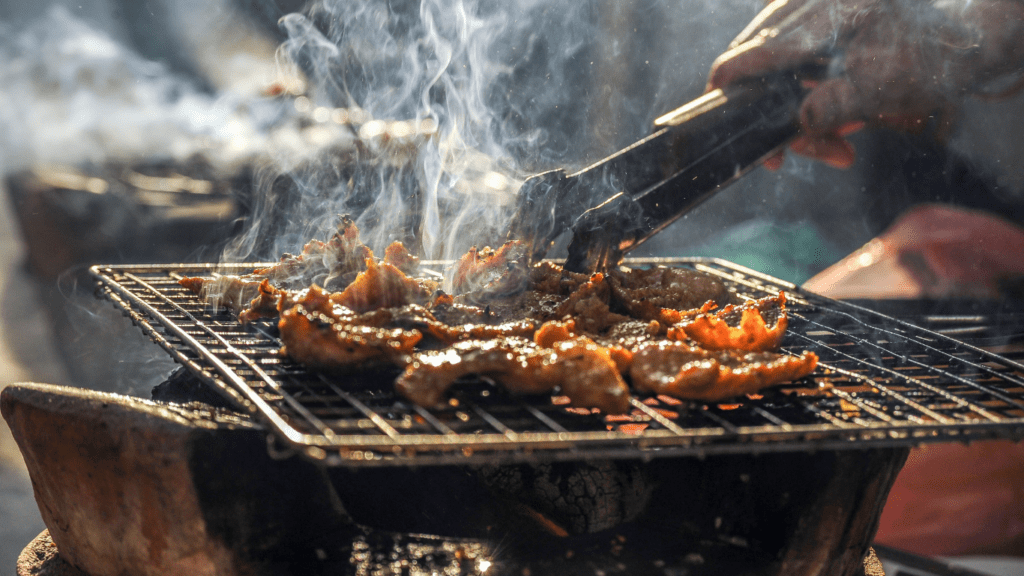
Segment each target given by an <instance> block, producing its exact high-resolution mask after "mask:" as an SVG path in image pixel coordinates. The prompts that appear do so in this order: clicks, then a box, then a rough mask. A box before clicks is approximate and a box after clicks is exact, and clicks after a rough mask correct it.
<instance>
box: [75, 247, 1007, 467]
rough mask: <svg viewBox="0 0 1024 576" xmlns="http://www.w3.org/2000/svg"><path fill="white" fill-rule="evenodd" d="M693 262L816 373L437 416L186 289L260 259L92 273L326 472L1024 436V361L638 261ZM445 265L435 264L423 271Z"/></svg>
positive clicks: (457, 394)
mask: <svg viewBox="0 0 1024 576" xmlns="http://www.w3.org/2000/svg"><path fill="white" fill-rule="evenodd" d="M627 264H628V265H630V266H648V265H667V266H680V267H690V268H693V269H697V270H700V271H703V272H707V273H710V274H713V275H716V276H718V277H720V278H722V279H723V280H724V281H725V282H726V283H727V284H729V285H730V286H732V287H733V288H735V289H736V291H737V292H738V293H739V294H740V295H742V296H745V297H749V298H759V297H763V296H765V295H769V294H777V293H778V291H779V290H784V291H785V292H786V294H787V298H788V310H789V312H790V325H789V332H788V334H787V336H786V338H785V340H784V342H783V345H782V351H783V352H785V353H794V354H798V353H800V352H802V351H804V350H810V351H813V352H815V353H816V354H817V355H818V356H819V358H820V364H819V368H818V369H817V370H816V372H815V373H814V374H813V375H812V376H810V377H807V378H805V379H803V380H800V381H798V382H794V383H792V384H790V385H787V386H785V387H781V388H776V389H772V390H768V391H765V393H764V394H758V395H750V396H747V397H745V398H742V399H738V400H736V401H734V402H733V403H730V404H704V403H693V402H681V401H678V400H675V399H672V398H668V397H664V396H656V397H655V396H651V397H644V396H639V397H635V398H634V399H633V401H632V404H633V411H632V413H631V414H629V415H626V416H605V415H602V414H598V413H594V412H593V411H591V410H586V409H578V408H572V407H568V406H566V405H565V404H564V403H563V402H562V400H561V399H559V398H558V397H555V398H535V397H518V396H512V395H509V394H507V393H506V392H504V391H503V390H502V389H500V388H499V387H496V386H494V385H493V383H491V382H489V381H487V380H486V379H484V378H474V379H466V380H464V381H461V384H460V385H458V386H456V387H455V388H454V393H453V395H452V397H451V399H450V401H449V403H448V404H447V405H446V406H444V407H443V408H439V409H430V410H427V409H424V408H421V407H418V406H414V405H411V404H410V403H408V402H407V401H405V400H404V399H403V398H401V397H399V396H398V395H396V394H395V393H394V392H393V390H392V381H393V378H394V376H395V374H394V373H372V374H361V375H358V376H351V377H348V378H339V377H332V376H327V375H323V374H320V373H316V372H312V371H309V370H306V369H305V368H304V367H303V366H302V365H299V364H297V363H295V362H292V361H290V360H289V359H288V358H286V357H283V356H281V355H279V354H278V349H279V348H280V347H281V342H280V340H279V339H278V338H277V335H276V326H275V325H274V323H273V322H256V323H253V324H251V325H249V326H243V325H241V324H240V323H238V322H237V320H236V319H235V318H234V317H233V316H232V315H230V314H228V313H224V312H218V311H215V310H212V309H211V307H210V306H209V305H208V304H206V303H205V302H204V301H202V300H201V299H199V298H198V297H196V296H194V295H193V294H192V293H191V292H189V291H187V290H185V289H184V288H182V287H180V286H179V285H178V283H177V282H178V280H179V279H180V278H182V277H183V276H214V275H216V274H219V273H225V274H230V273H244V272H248V271H250V270H251V269H252V268H254V267H256V266H259V265H261V264H257V263H249V264H233V265H223V264H222V265H213V264H210V265H140V266H95V267H93V268H92V269H91V271H92V274H93V275H94V276H95V278H96V279H97V283H98V290H99V293H100V294H101V295H102V296H103V297H105V298H108V299H109V300H111V301H112V302H113V303H114V304H115V305H116V306H118V307H120V308H121V309H122V310H123V311H124V312H125V313H126V314H127V315H129V316H130V317H131V319H132V320H133V322H134V323H136V324H137V325H138V326H140V327H141V328H142V330H143V331H144V332H145V333H146V334H147V335H148V336H149V337H150V338H151V339H152V340H154V341H155V342H156V343H157V344H159V345H160V346H162V347H163V348H165V349H166V350H167V351H168V352H169V353H170V354H171V355H172V356H173V357H174V358H175V359H176V360H177V361H178V362H180V363H181V364H183V365H184V366H186V367H187V368H188V369H189V370H190V371H191V372H192V373H193V374H195V376H197V377H198V378H200V379H201V380H203V381H204V382H206V383H208V384H210V385H212V386H214V387H215V388H216V389H217V390H218V391H220V392H221V393H222V394H223V395H225V396H226V397H228V398H229V399H230V400H232V401H234V402H235V403H236V404H237V405H238V406H239V407H240V408H244V409H246V410H248V411H249V412H251V413H253V414H254V415H255V416H257V417H258V418H259V419H260V420H261V421H263V422H264V423H265V424H266V425H267V426H268V427H269V429H270V430H272V431H273V432H274V434H273V435H272V438H273V441H272V442H271V446H272V449H273V450H275V451H276V452H278V453H282V454H287V455H290V454H292V453H294V452H296V451H298V452H301V453H302V454H304V455H305V456H306V457H308V458H312V459H315V460H318V461H322V462H324V463H325V464H327V465H342V464H344V465H346V466H388V465H412V464H415V465H442V464H481V463H488V464H497V463H513V462H538V461H571V460H581V459H585V458H587V459H589V458H641V459H651V458H655V457H663V456H682V455H697V456H702V455H709V454H725V453H764V452H774V451H794V450H823V449H837V448H839V449H842V448H864V447H900V446H913V445H917V444H921V443H926V442H942V441H960V442H969V441H973V440H982V439H991V438H1008V439H1014V440H1019V439H1021V438H1024V365H1022V364H1020V363H1019V362H1017V361H1015V360H1010V359H1008V358H1005V357H1003V356H1000V355H997V354H994V353H991V352H987V351H985V350H982V349H980V348H978V347H976V346H972V345H969V344H965V343H963V342H960V341H957V340H954V339H952V338H950V337H948V336H944V335H942V334H940V333H938V332H934V331H931V330H926V329H923V328H919V327H916V326H914V325H911V324H909V323H906V322H903V321H901V320H898V319H895V318H893V317H890V316H886V315H883V314H880V313H878V312H873V311H871V310H868V309H867V308H863V307H860V306H857V305H853V304H849V303H844V302H838V301H833V300H829V299H826V298H823V297H820V296H817V295H815V294H811V293H808V292H805V291H802V290H800V289H799V288H798V287H797V286H795V285H793V284H790V283H788V282H785V281H781V280H778V279H775V278H772V277H770V276H767V275H764V274H760V273H758V272H755V271H752V270H749V269H746V268H744V267H741V266H738V265H736V264H733V263H730V262H726V261H723V260H719V259H704V258H700V259H677V258H673V259H635V260H630V261H627ZM440 265H441V263H429V262H428V263H425V264H424V268H425V269H427V270H430V269H435V270H436V269H437V268H439V267H440Z"/></svg>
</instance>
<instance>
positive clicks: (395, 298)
mask: <svg viewBox="0 0 1024 576" xmlns="http://www.w3.org/2000/svg"><path fill="white" fill-rule="evenodd" d="M435 289H436V286H430V285H428V284H427V283H426V282H425V281H423V282H422V283H421V282H420V281H416V280H413V279H412V278H409V277H408V276H406V275H405V274H402V271H401V270H399V269H398V268H395V267H394V266H392V265H391V264H377V263H376V262H375V261H374V260H373V259H372V258H368V259H367V260H366V270H364V271H362V272H360V273H359V275H358V276H356V279H355V280H353V281H352V283H351V284H349V285H348V286H347V287H346V288H345V290H344V291H342V292H341V294H339V295H338V296H337V298H332V299H331V301H332V302H334V303H335V304H341V305H342V306H347V307H349V308H351V309H352V310H355V311H356V312H366V311H368V310H375V309H377V308H390V307H393V306H402V305H405V304H413V303H416V304H422V303H425V302H428V301H429V300H430V295H431V293H433V292H434V290H435Z"/></svg>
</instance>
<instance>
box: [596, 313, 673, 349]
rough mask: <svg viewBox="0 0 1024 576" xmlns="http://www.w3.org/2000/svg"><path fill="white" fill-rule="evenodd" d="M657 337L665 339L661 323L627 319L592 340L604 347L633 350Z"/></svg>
mask: <svg viewBox="0 0 1024 576" xmlns="http://www.w3.org/2000/svg"><path fill="white" fill-rule="evenodd" d="M659 337H660V338H664V337H665V327H664V325H663V324H662V323H661V322H658V321H657V320H650V321H646V320H634V319H632V318H627V319H626V320H623V321H621V322H616V323H615V324H612V326H611V327H610V328H608V330H607V331H605V332H604V333H603V334H600V335H598V336H594V340H595V341H596V342H597V343H598V344H600V345H602V346H605V347H613V346H620V347H623V348H627V349H635V348H636V347H637V346H639V345H640V344H642V343H644V342H648V341H650V340H653V339H655V338H659Z"/></svg>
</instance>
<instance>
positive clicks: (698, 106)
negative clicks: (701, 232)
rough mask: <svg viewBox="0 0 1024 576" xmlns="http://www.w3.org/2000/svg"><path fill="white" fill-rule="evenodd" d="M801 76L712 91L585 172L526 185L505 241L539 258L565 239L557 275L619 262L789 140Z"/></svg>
mask: <svg viewBox="0 0 1024 576" xmlns="http://www.w3.org/2000/svg"><path fill="white" fill-rule="evenodd" d="M816 75H817V74H813V73H811V72H809V71H808V70H801V71H785V72H777V73H774V74H771V75H769V76H765V77H761V78H755V79H750V80H748V81H745V82H742V83H738V84H735V85H732V86H729V87H727V88H725V89H718V90H714V91H711V92H708V93H707V94H704V95H703V96H701V97H700V98H697V99H696V100H693V101H692V102H689V103H688V104H686V105H684V106H681V107H680V108H677V109H676V110H673V111H672V112H669V113H667V114H665V115H663V116H661V117H659V118H658V119H657V120H656V121H655V123H654V132H653V133H652V134H651V135H650V136H648V137H646V138H644V139H642V140H640V141H638V142H636V143H634V144H632V145H631V146H628V147H626V148H624V149H622V150H620V151H618V152H616V153H615V154H612V155H611V156H609V157H607V158H605V159H603V160H601V161H600V162H597V163H595V164H593V165H591V166H588V167H587V168H585V169H583V170H581V171H579V172H575V173H571V174H567V173H565V172H564V171H561V170H557V171H553V172H546V173H543V174H539V175H537V176H534V177H532V178H530V179H528V180H527V181H526V182H525V183H524V185H523V187H522V189H521V190H520V199H519V206H518V209H517V212H516V214H515V215H514V216H513V219H512V222H511V225H510V227H509V232H508V237H509V239H519V240H522V241H524V242H526V243H527V245H528V246H529V248H530V256H531V257H532V258H533V259H534V260H536V259H539V258H542V257H543V256H544V255H545V254H546V253H547V251H548V250H549V249H550V247H551V246H552V244H553V242H554V241H555V239H556V238H557V237H558V236H559V235H561V234H562V233H563V232H564V231H566V230H567V229H571V230H572V239H571V241H570V243H569V257H568V259H567V260H566V262H565V267H566V268H567V269H569V270H573V271H577V272H593V271H595V270H598V269H605V268H607V267H609V266H614V265H616V264H617V263H618V262H619V261H620V260H621V258H622V256H623V255H624V254H625V253H626V252H628V251H629V250H632V249H633V248H636V247H637V246H639V245H640V244H642V243H643V242H644V241H646V240H647V239H649V238H650V237H651V236H653V235H654V234H657V233H658V232H660V231H661V230H663V229H664V228H665V227H666V226H668V225H669V224H671V223H672V222H674V221H675V220H677V219H678V218H680V217H681V216H682V215H684V214H685V213H687V212H689V211H690V210H692V209H693V208H695V207H696V206H697V205H699V204H700V203H701V202H703V201H705V200H707V199H708V198H709V197H711V196H712V195H714V194H715V193H716V192H718V191H720V190H721V189H723V188H725V187H726V186H728V185H729V184H730V183H732V182H733V181H735V180H736V179H738V178H739V177H740V176H742V175H743V174H745V173H746V172H747V171H749V170H750V169H751V168H753V167H755V166H757V165H758V164H760V163H761V162H762V161H763V160H765V159H766V158H767V157H769V156H771V155H772V154H774V153H776V152H777V151H778V150H780V149H781V148H782V147H783V146H785V145H786V144H787V143H788V142H789V141H790V140H791V139H792V138H794V137H795V136H796V135H797V132H798V131H799V126H798V122H797V111H798V109H799V106H800V103H801V101H802V100H803V97H804V95H805V93H806V90H805V88H804V86H803V80H804V79H806V78H808V77H813V76H816Z"/></svg>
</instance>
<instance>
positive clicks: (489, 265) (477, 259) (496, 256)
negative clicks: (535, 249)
mask: <svg viewBox="0 0 1024 576" xmlns="http://www.w3.org/2000/svg"><path fill="white" fill-rule="evenodd" d="M525 257H526V248H525V247H524V246H523V243H522V242H519V241H518V240H515V241H510V242H505V243H504V244H502V246H501V248H498V249H497V250H494V249H492V248H491V247H489V246H488V247H485V248H484V249H483V250H479V251H478V250H477V248H476V246H474V247H472V248H470V249H469V251H468V252H466V253H465V254H463V256H462V258H459V261H458V262H456V263H455V266H454V267H453V269H452V276H451V277H452V292H453V293H455V294H462V293H466V292H477V293H479V294H480V296H485V297H495V296H500V295H504V294H515V293H516V292H520V291H522V290H523V289H525V288H526V284H527V282H528V280H529V276H528V274H527V270H526V258H525Z"/></svg>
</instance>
